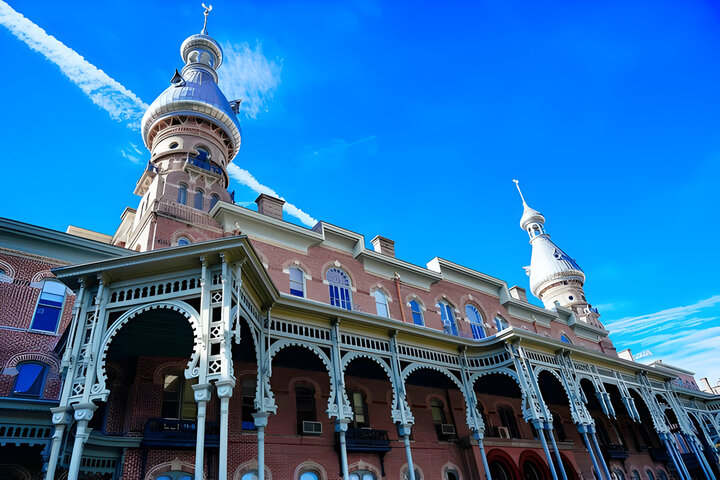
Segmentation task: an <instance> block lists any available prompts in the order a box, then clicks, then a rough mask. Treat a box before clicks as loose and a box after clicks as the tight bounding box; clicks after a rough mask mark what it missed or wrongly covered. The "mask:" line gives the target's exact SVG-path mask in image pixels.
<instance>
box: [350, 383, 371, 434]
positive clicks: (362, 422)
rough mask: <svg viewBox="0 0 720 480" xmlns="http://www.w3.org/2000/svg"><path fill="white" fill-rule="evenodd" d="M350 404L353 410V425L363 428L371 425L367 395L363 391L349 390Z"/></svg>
mask: <svg viewBox="0 0 720 480" xmlns="http://www.w3.org/2000/svg"><path fill="white" fill-rule="evenodd" d="M349 393H350V406H351V407H352V411H353V427H355V428H362V427H368V426H370V423H369V421H368V416H367V405H366V404H365V395H363V394H362V392H349Z"/></svg>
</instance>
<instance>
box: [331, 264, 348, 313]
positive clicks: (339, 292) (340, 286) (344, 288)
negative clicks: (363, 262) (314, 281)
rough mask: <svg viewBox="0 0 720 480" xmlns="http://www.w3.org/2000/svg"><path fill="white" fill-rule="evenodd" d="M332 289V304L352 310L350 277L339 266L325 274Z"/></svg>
mask: <svg viewBox="0 0 720 480" xmlns="http://www.w3.org/2000/svg"><path fill="white" fill-rule="evenodd" d="M325 280H327V282H328V288H329V290H330V305H333V306H335V307H340V308H344V309H345V310H352V297H351V295H350V278H349V277H348V276H347V273H345V272H343V271H342V270H340V269H339V268H331V269H330V270H328V271H327V273H326V274H325Z"/></svg>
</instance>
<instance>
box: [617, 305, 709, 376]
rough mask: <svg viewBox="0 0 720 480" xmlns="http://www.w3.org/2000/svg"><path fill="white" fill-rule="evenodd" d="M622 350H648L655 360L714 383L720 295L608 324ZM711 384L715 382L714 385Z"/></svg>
mask: <svg viewBox="0 0 720 480" xmlns="http://www.w3.org/2000/svg"><path fill="white" fill-rule="evenodd" d="M606 327H607V328H608V330H610V331H611V332H612V337H613V338H614V339H615V343H616V345H617V346H618V348H619V349H623V348H627V347H631V348H633V349H636V350H637V351H638V352H639V351H640V350H646V349H649V350H651V351H652V353H653V355H652V357H648V358H646V359H643V360H647V361H652V360H655V359H658V358H662V359H663V360H664V361H666V362H667V363H669V364H672V365H676V366H678V367H681V368H685V369H688V370H691V371H695V372H696V373H697V375H698V376H699V377H704V376H707V377H709V378H710V379H711V380H713V379H717V378H718V377H720V364H719V363H718V361H717V359H718V358H720V295H714V296H712V297H710V298H706V299H703V300H700V301H698V302H696V303H694V304H692V305H684V306H680V307H674V308H668V309H666V310H661V311H659V312H655V313H650V314H646V315H640V316H637V317H625V318H621V319H619V320H615V321H610V322H606ZM711 383H712V382H711Z"/></svg>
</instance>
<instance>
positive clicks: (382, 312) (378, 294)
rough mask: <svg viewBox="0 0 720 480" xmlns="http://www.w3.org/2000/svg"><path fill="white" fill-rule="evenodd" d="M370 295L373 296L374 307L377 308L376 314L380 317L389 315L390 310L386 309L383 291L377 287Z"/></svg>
mask: <svg viewBox="0 0 720 480" xmlns="http://www.w3.org/2000/svg"><path fill="white" fill-rule="evenodd" d="M372 296H373V297H374V298H375V309H376V310H377V314H378V315H379V316H381V317H390V312H389V311H388V301H387V297H386V296H385V293H383V291H382V290H380V289H378V290H375V291H374V292H373V293H372Z"/></svg>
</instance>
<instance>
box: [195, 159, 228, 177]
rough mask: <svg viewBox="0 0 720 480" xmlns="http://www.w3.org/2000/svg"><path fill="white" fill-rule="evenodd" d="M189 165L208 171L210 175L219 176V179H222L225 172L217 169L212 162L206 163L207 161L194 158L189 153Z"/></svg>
mask: <svg viewBox="0 0 720 480" xmlns="http://www.w3.org/2000/svg"><path fill="white" fill-rule="evenodd" d="M187 163H189V164H190V165H194V166H196V167H198V168H201V169H203V170H207V171H208V172H210V173H213V174H215V175H217V176H218V177H222V175H223V172H222V169H221V168H220V167H216V166H215V165H213V164H211V163H210V162H206V161H205V160H201V159H199V158H196V157H192V156H191V155H190V154H189V153H188V156H187Z"/></svg>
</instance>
